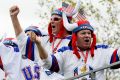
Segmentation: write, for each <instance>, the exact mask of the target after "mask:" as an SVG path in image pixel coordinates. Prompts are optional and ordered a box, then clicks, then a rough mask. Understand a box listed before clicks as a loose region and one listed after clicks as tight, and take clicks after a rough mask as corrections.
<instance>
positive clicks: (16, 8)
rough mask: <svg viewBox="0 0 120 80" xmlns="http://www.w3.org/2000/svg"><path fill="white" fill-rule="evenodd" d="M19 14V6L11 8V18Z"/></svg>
mask: <svg viewBox="0 0 120 80" xmlns="http://www.w3.org/2000/svg"><path fill="white" fill-rule="evenodd" d="M18 13H19V8H18V6H12V7H11V8H10V15H11V16H17V15H18Z"/></svg>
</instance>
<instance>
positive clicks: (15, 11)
mask: <svg viewBox="0 0 120 80" xmlns="http://www.w3.org/2000/svg"><path fill="white" fill-rule="evenodd" d="M18 13H19V8H18V6H12V7H11V8H10V17H11V20H12V24H13V27H14V31H15V35H16V37H17V36H18V35H19V34H20V33H21V32H22V31H23V30H22V28H21V25H20V23H19V20H18V17H17V15H18Z"/></svg>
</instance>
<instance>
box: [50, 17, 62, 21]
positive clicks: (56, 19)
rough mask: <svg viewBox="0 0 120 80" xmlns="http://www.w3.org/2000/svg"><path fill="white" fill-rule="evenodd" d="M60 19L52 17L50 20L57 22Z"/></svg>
mask: <svg viewBox="0 0 120 80" xmlns="http://www.w3.org/2000/svg"><path fill="white" fill-rule="evenodd" d="M60 19H61V18H58V17H54V18H51V20H53V21H59V20H60Z"/></svg>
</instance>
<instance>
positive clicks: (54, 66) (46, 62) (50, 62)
mask: <svg viewBox="0 0 120 80" xmlns="http://www.w3.org/2000/svg"><path fill="white" fill-rule="evenodd" d="M41 61H42V62H41V63H42V64H41V65H42V66H43V67H45V68H47V69H49V70H50V71H53V72H61V71H62V64H63V58H62V55H61V52H58V53H56V54H53V55H49V54H48V58H47V59H43V60H41Z"/></svg>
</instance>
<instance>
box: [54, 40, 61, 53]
mask: <svg viewBox="0 0 120 80" xmlns="http://www.w3.org/2000/svg"><path fill="white" fill-rule="evenodd" d="M55 40H56V39H55ZM55 40H54V41H53V43H52V52H53V53H56V52H55V51H56V50H57V48H58V46H59V45H60V43H61V42H62V39H61V40H60V41H59V42H58V44H57V45H56V47H54V44H55Z"/></svg>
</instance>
